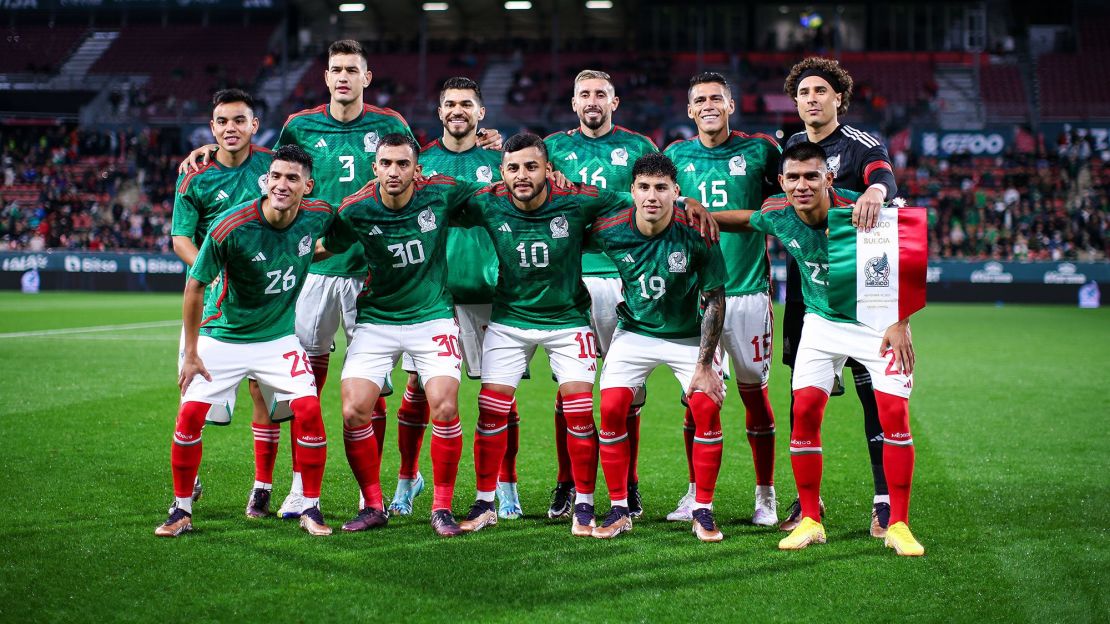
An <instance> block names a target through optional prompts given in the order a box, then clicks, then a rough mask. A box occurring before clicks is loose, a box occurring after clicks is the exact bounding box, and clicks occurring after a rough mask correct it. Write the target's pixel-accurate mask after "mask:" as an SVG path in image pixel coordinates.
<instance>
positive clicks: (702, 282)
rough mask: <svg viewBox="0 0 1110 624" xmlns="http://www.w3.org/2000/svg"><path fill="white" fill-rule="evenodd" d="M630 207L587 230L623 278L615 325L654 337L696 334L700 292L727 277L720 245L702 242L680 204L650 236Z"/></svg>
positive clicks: (698, 322) (716, 286) (678, 336)
mask: <svg viewBox="0 0 1110 624" xmlns="http://www.w3.org/2000/svg"><path fill="white" fill-rule="evenodd" d="M635 212H636V209H635V208H628V209H626V210H623V211H621V212H620V213H619V214H618V215H616V216H614V217H611V218H609V219H601V220H598V221H596V222H595V223H594V225H593V229H592V234H591V236H592V238H593V239H594V241H595V242H596V243H597V244H598V246H599V247H601V249H603V250H604V251H605V254H606V255H607V256H608V257H609V258H610V259H611V260H612V261H613V262H614V263H615V264H616V267H617V270H618V271H620V275H621V281H622V282H624V283H623V285H622V295H623V298H624V301H622V302H621V303H620V304H618V305H617V316H618V317H619V319H620V320H619V321H618V326H619V327H620V328H621V329H624V330H626V331H630V332H635V333H637V334H642V335H645V336H654V337H656V338H691V337H694V336H699V335H701V293H703V292H706V291H710V290H714V289H716V288H721V287H723V286H724V284H725V279H726V278H727V273H726V272H725V261H724V257H723V256H722V255H721V247H720V245H710V244H708V243H707V242H706V241H705V239H704V238H702V235H701V233H700V232H698V230H696V229H695V228H693V227H691V226H690V225H689V223H688V221H687V220H686V213H685V211H683V210H682V209H680V208H675V213H674V219H673V220H672V221H671V224H670V225H669V226H667V229H665V230H663V231H662V232H660V233H659V234H656V235H655V236H650V237H649V236H645V235H644V234H643V233H642V232H640V230H639V229H638V228H637V227H636V214H635Z"/></svg>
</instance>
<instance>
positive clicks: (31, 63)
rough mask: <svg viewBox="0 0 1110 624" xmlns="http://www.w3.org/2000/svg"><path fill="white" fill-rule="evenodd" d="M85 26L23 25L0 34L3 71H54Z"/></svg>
mask: <svg viewBox="0 0 1110 624" xmlns="http://www.w3.org/2000/svg"><path fill="white" fill-rule="evenodd" d="M87 31H88V28H86V27H84V26H55V27H49V26H21V27H20V28H18V29H16V28H9V29H6V32H4V33H3V36H0V72H2V73H12V74H16V73H31V74H46V75H51V74H55V73H57V71H58V68H59V67H60V66H61V64H62V62H63V61H65V59H66V57H67V56H69V54H70V53H71V52H73V50H74V48H76V47H77V45H78V44H79V43H80V42H81V39H82V38H83V37H84V36H85V33H86V32H87Z"/></svg>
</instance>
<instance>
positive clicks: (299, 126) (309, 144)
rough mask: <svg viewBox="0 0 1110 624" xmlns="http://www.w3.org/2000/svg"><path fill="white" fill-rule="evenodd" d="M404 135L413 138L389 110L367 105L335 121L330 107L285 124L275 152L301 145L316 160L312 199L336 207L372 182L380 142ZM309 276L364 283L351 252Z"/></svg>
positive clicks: (361, 265)
mask: <svg viewBox="0 0 1110 624" xmlns="http://www.w3.org/2000/svg"><path fill="white" fill-rule="evenodd" d="M393 132H400V133H401V134H406V135H408V136H410V137H411V136H412V131H411V130H409V126H408V124H407V123H405V120H404V118H403V117H401V115H400V114H398V113H397V112H396V111H393V110H390V109H388V108H378V107H377V106H371V105H369V104H364V105H363V111H362V115H360V116H358V117H357V118H355V119H352V120H351V121H347V122H343V121H337V120H336V119H335V118H334V117H332V116H331V112H330V110H329V108H328V105H327V104H323V105H321V106H317V107H316V108H312V109H309V110H303V111H301V112H299V113H294V114H292V115H290V116H289V119H286V120H285V127H284V128H282V129H281V134H280V135H278V140H277V146H276V147H275V148H274V149H277V148H278V147H281V146H282V145H288V144H290V143H292V144H296V145H300V146H301V147H303V148H304V149H305V151H307V152H308V153H309V154H310V155H311V156H312V161H313V163H312V177H313V179H314V180H315V181H316V182H315V186H314V187H313V189H312V197H313V198H318V199H322V200H324V201H326V202H328V203H329V204H331V205H333V206H338V205H339V204H340V203H342V202H343V199H344V198H345V197H347V196H348V195H353V194H354V193H355V192H357V191H358V190H359V189H361V188H362V187H363V186H365V185H366V183H367V182H369V181H370V180H373V179H374V154H375V153H376V152H377V151H378V141H379V140H380V139H381V137H383V136H385V135H387V134H390V133H393ZM309 272H310V273H316V274H319V275H338V276H342V277H359V278H364V277H366V262H365V260H364V258H363V257H362V252H361V251H360V250H359V249H358V248H357V246H355V247H351V248H350V249H349V250H347V251H346V252H345V253H343V254H337V255H335V256H332V257H331V258H328V259H327V260H324V261H323V262H317V263H315V264H313V265H312V269H311V270H310V271H309Z"/></svg>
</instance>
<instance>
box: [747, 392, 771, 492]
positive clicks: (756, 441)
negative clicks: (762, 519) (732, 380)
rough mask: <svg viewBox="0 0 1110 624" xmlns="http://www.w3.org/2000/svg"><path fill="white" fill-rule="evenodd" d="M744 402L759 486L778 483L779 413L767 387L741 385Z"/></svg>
mask: <svg viewBox="0 0 1110 624" xmlns="http://www.w3.org/2000/svg"><path fill="white" fill-rule="evenodd" d="M739 389H740V399H741V400H742V401H743V402H744V428H745V429H747V432H748V446H750V447H751V448H752V463H753V464H755V484H756V485H774V484H775V413H774V412H773V411H772V410H771V400H770V399H769V398H768V397H767V386H759V385H752V386H743V385H739Z"/></svg>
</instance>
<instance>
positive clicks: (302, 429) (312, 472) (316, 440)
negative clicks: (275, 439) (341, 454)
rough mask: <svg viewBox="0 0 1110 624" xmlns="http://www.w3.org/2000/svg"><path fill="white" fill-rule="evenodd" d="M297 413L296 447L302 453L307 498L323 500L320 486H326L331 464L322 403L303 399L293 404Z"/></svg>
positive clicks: (316, 400) (307, 398)
mask: <svg viewBox="0 0 1110 624" xmlns="http://www.w3.org/2000/svg"><path fill="white" fill-rule="evenodd" d="M289 407H290V408H291V409H292V410H293V435H294V436H295V440H294V444H298V445H300V447H301V449H300V450H299V451H298V453H297V456H298V458H299V459H300V462H301V484H302V486H303V489H304V497H305V498H309V499H319V498H320V485H321V484H322V483H323V482H324V464H326V463H327V461H328V438H327V434H325V433H324V419H323V417H321V415H320V399H318V398H316V397H314V396H308V397H301V398H299V399H295V400H293V401H291V402H290V403H289Z"/></svg>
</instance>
